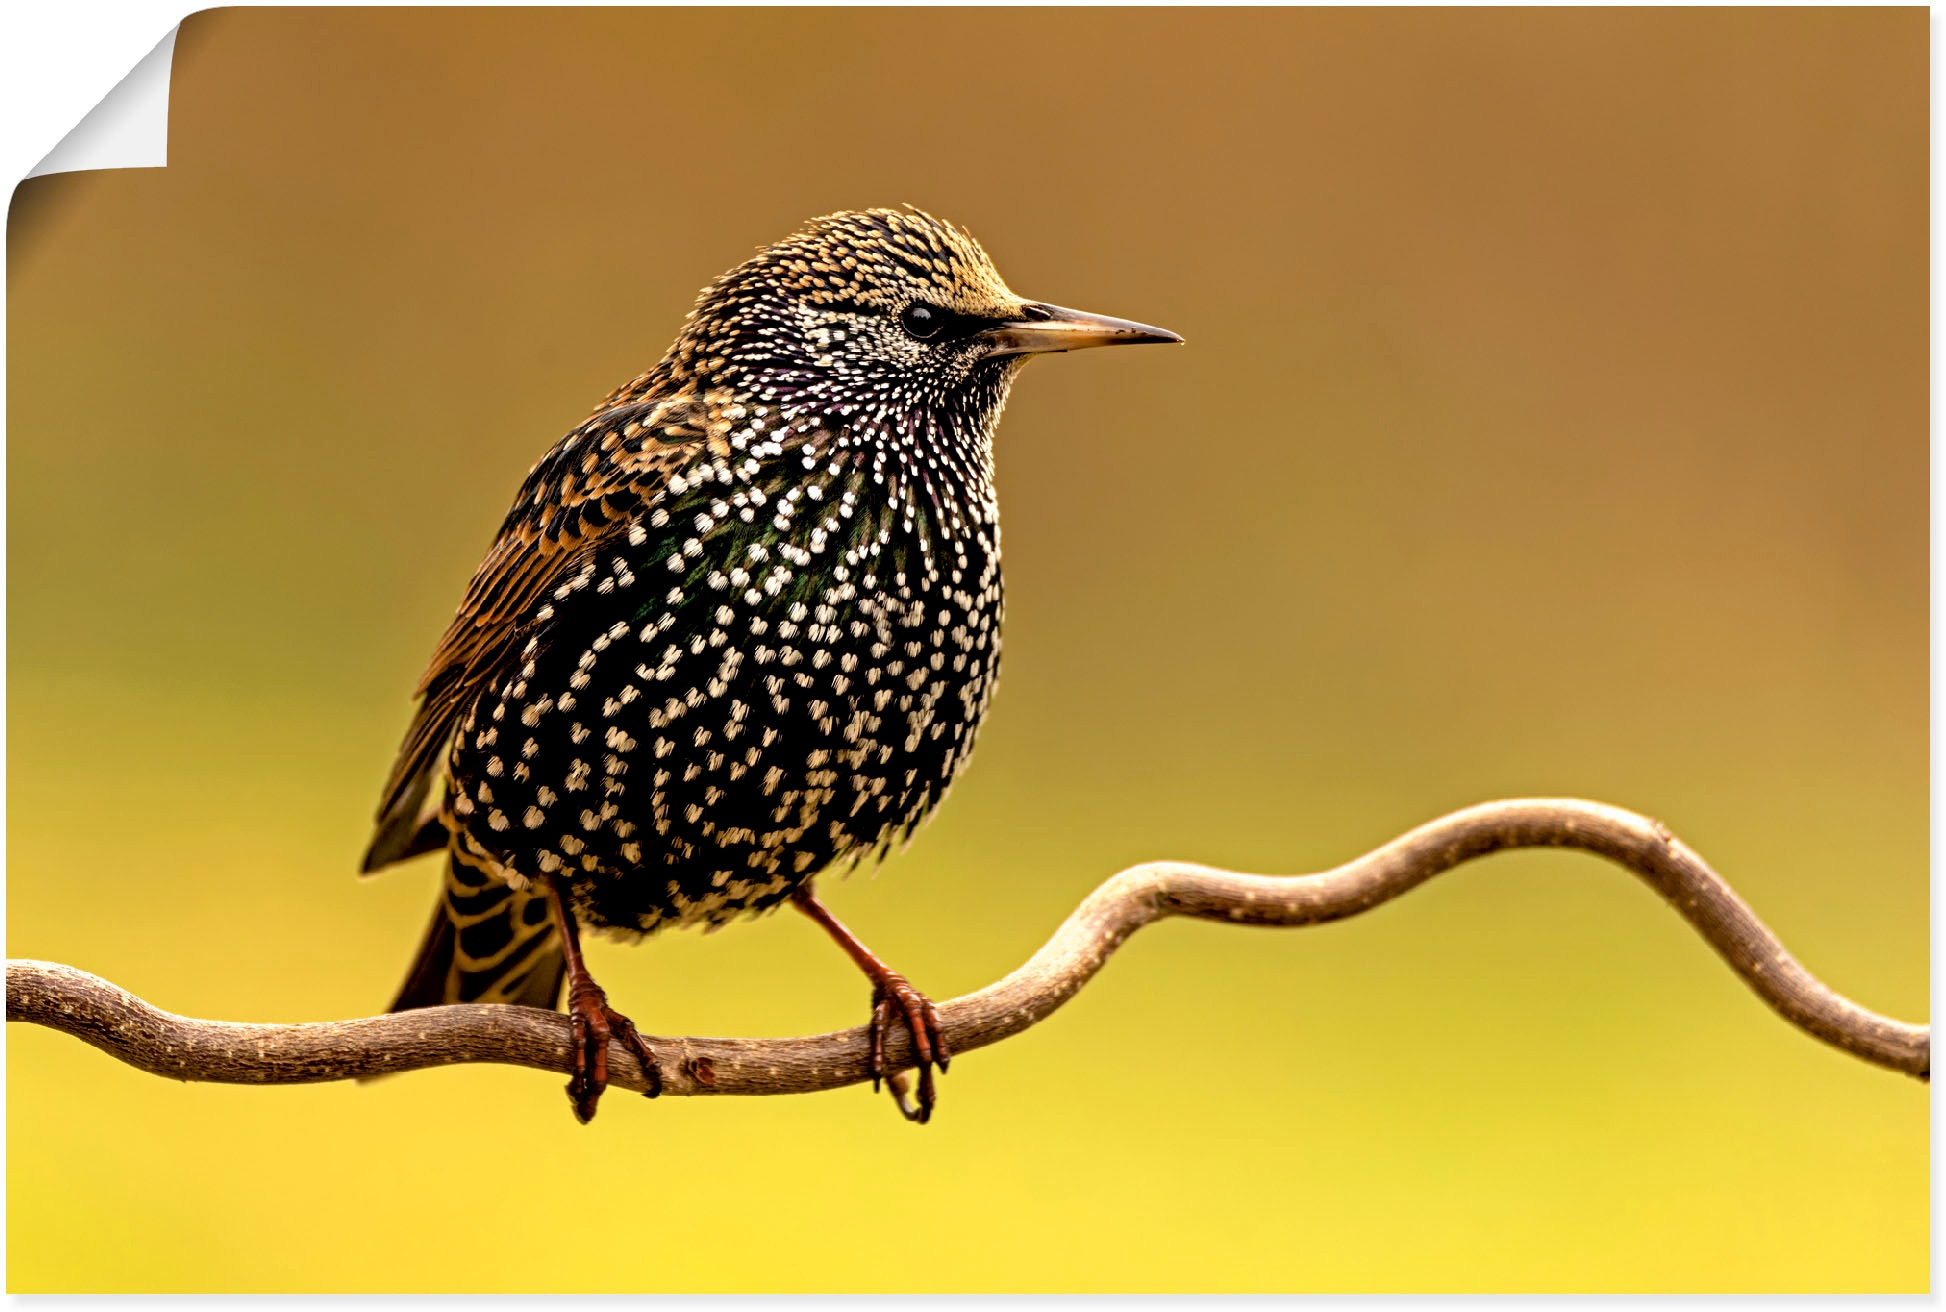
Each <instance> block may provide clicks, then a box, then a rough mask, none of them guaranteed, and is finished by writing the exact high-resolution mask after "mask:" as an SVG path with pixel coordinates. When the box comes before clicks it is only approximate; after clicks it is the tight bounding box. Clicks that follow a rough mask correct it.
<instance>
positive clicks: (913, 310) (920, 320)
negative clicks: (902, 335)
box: [899, 301, 946, 342]
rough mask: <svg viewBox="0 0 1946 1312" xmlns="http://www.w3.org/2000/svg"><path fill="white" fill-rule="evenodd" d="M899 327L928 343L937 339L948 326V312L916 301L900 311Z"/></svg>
mask: <svg viewBox="0 0 1946 1312" xmlns="http://www.w3.org/2000/svg"><path fill="white" fill-rule="evenodd" d="M899 326H900V327H901V328H903V329H905V330H906V332H908V333H910V334H911V335H912V336H914V337H916V338H918V339H919V340H920V341H922V342H923V341H927V340H929V339H931V338H934V337H937V336H938V335H939V330H940V329H941V328H944V327H945V326H946V312H945V311H944V310H942V309H940V308H939V307H938V306H936V305H927V304H926V303H925V302H924V301H914V302H913V303H912V304H910V305H908V306H906V307H905V309H903V310H901V311H899Z"/></svg>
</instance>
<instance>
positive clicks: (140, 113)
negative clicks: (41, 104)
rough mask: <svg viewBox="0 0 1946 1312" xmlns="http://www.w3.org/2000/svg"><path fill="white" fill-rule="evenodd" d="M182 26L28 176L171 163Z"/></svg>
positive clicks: (144, 58)
mask: <svg viewBox="0 0 1946 1312" xmlns="http://www.w3.org/2000/svg"><path fill="white" fill-rule="evenodd" d="M179 27H180V25H178V27H172V28H170V29H169V31H168V33H167V34H166V35H164V36H163V38H162V40H160V41H158V42H156V45H155V49H153V50H151V51H149V53H148V54H146V55H144V56H143V57H142V62H140V63H139V64H137V65H136V66H135V67H134V68H133V69H131V70H130V71H129V74H128V76H127V77H125V78H123V79H122V80H121V81H120V82H117V83H116V84H115V86H114V89H113V90H111V91H109V93H108V94H107V95H105V96H103V97H102V98H101V103H100V104H98V105H96V106H95V107H94V108H93V109H91V110H89V111H88V114H87V116H86V117H85V118H83V119H82V120H81V121H80V122H79V123H77V124H75V126H74V130H73V131H71V132H69V133H68V134H67V135H66V136H65V137H62V138H61V140H60V142H59V143H58V144H57V145H56V146H55V147H54V149H53V150H50V151H49V152H47V157H46V158H45V159H43V160H42V161H41V162H40V163H38V164H36V165H35V166H34V167H33V169H32V170H31V171H30V172H29V173H28V174H27V176H28V177H30V178H38V177H41V176H42V175H44V174H48V173H72V172H76V171H78V170H81V169H159V168H162V167H163V166H165V165H166V164H168V162H169V72H170V67H171V65H172V63H173V62H174V59H175V52H176V32H177V30H178V28H179Z"/></svg>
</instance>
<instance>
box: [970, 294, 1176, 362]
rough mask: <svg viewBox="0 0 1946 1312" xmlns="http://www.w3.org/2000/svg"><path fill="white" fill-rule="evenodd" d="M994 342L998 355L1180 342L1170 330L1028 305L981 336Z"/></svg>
mask: <svg viewBox="0 0 1946 1312" xmlns="http://www.w3.org/2000/svg"><path fill="white" fill-rule="evenodd" d="M980 336H981V338H982V339H984V340H985V341H987V342H990V343H992V345H993V353H994V354H995V355H1031V354H1038V353H1040V352H1044V351H1079V350H1082V349H1084V348H1086V347H1090V346H1139V345H1141V344H1142V343H1143V342H1180V341H1182V338H1180V337H1178V336H1176V335H1175V334H1174V333H1172V332H1170V331H1169V330H1168V329H1167V328H1151V327H1149V325H1147V324H1145V323H1133V322H1130V321H1129V320H1127V319H1111V318H1109V317H1108V316H1107V315H1105V314H1089V313H1087V312H1086V311H1085V310H1064V309H1062V308H1061V307H1060V306H1058V305H1026V306H1022V307H1021V311H1020V313H1019V315H1017V316H1016V317H1014V318H1013V319H1010V320H1008V321H1007V322H1005V323H999V324H995V325H994V326H993V327H991V328H988V329H986V330H985V331H983V332H982V333H981V334H980Z"/></svg>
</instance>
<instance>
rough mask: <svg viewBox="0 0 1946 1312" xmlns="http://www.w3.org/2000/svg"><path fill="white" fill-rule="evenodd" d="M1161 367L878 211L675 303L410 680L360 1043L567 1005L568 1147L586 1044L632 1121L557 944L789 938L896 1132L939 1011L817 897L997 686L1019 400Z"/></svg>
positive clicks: (909, 213) (913, 805)
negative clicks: (417, 1025)
mask: <svg viewBox="0 0 1946 1312" xmlns="http://www.w3.org/2000/svg"><path fill="white" fill-rule="evenodd" d="M1181 340H1182V339H1181V338H1180V337H1179V336H1177V335H1176V334H1175V333H1172V332H1169V331H1167V330H1165V329H1161V328H1154V327H1150V326H1148V325H1145V324H1140V323H1135V322H1132V321H1129V320H1124V319H1115V318H1110V317H1107V316H1105V315H1098V314H1089V313H1084V312H1081V311H1077V310H1070V309H1065V308H1062V307H1060V306H1056V305H1050V304H1047V303H1043V302H1039V301H1031V300H1028V299H1026V298H1024V297H1021V296H1019V295H1016V294H1015V293H1014V292H1013V291H1012V290H1011V289H1010V288H1009V287H1008V286H1007V284H1006V283H1005V282H1004V281H1003V280H1002V279H1001V277H1000V274H999V272H998V270H997V269H996V268H995V267H994V264H993V261H992V260H991V259H990V258H989V257H988V255H987V253H986V252H985V250H984V249H983V248H982V247H981V246H980V244H979V242H978V241H976V240H975V239H974V238H973V236H972V235H971V234H970V233H969V232H967V231H966V230H964V229H962V228H960V227H957V226H955V225H952V224H950V223H947V222H944V221H942V220H940V219H936V218H934V217H932V216H931V215H929V214H927V213H925V212H924V211H921V210H918V209H915V208H913V207H910V206H907V207H905V208H903V209H896V210H895V209H867V210H854V211H846V212H841V213H835V214H828V215H825V216H823V217H821V218H816V219H813V220H811V221H810V222H808V223H806V224H805V225H804V226H803V227H801V228H800V229H799V230H798V231H797V232H795V233H793V234H791V235H790V236H788V237H786V238H784V239H783V240H781V241H778V242H776V243H774V244H771V245H769V246H765V247H762V248H760V249H759V250H758V251H757V253H756V254H755V255H754V256H752V257H751V258H749V259H746V260H745V261H744V262H743V263H741V264H738V265H736V266H735V267H734V268H732V269H730V270H729V271H728V272H727V273H725V274H723V275H722V276H720V277H718V278H717V279H716V280H715V281H714V282H712V283H710V284H709V285H708V286H707V287H705V288H704V289H703V291H702V292H701V293H700V295H699V296H698V297H697V299H696V301H695V304H694V306H693V308H692V309H691V310H690V311H689V313H688V315H687V317H686V318H685V320H684V321H683V324H682V326H681V328H680V330H679V331H678V333H677V335H676V338H675V340H674V342H673V343H672V344H671V345H670V346H669V348H668V350H667V351H666V352H665V353H664V354H663V356H662V357H661V359H660V360H659V362H658V363H656V364H655V366H654V367H653V368H651V369H649V370H648V371H647V372H645V373H642V374H639V375H638V376H636V377H635V378H633V379H631V380H630V381H629V382H627V383H625V384H623V385H622V386H621V387H618V388H616V389H615V390H614V391H613V392H611V393H609V395H608V396H607V397H606V398H605V399H604V400H603V401H602V402H601V403H600V404H599V405H598V406H596V407H595V408H594V410H593V411H592V412H591V413H590V414H589V415H588V416H587V418H585V419H583V420H582V421H581V422H580V423H579V424H576V425H575V426H574V427H573V428H571V429H570V430H568V432H567V433H566V434H565V435H564V436H562V437H561V438H560V440H559V441H557V442H556V443H555V444H554V446H553V447H552V448H551V449H550V450H549V451H548V452H547V453H546V454H545V455H543V456H542V457H541V458H540V460H539V461H538V462H537V463H536V464H535V465H534V466H533V468H532V469H531V470H530V471H529V472H528V474H527V477H526V479H525V481H524V482H523V483H522V484H521V486H520V489H519V492H518V493H517V494H516V496H515V498H514V502H513V505H512V507H511V509H510V510H509V511H508V512H507V515H506V517H505V520H504V521H503V522H502V524H501V526H500V529H499V532H498V533H497V534H496V536H495V537H494V540H493V543H492V545H491V547H490V548H489V549H488V551H487V553H486V556H485V558H484V559H483V560H482V561H481V563H480V565H479V567H478V569H477V571H476V572H475V573H474V575H473V577H472V581H471V582H470V583H469V584H468V586H467V588H466V591H465V594H464V596H463V598H462V599H461V601H460V604H459V607H458V610H457V613H456V614H455V615H454V616H453V619H452V622H451V623H450V625H449V626H448V627H447V628H446V630H445V633H444V635H443V636H442V637H441V638H440V639H439V641H438V643H437V645H436V646H435V648H434V650H433V653H432V657H431V659H430V661H429V662H428V663H427V666H426V669H425V672H424V674H423V675H422V676H421V677H420V680H419V683H418V686H417V688H416V690H415V694H414V696H415V698H416V702H417V704H416V709H415V712H414V715H413V717H412V720H411V723H410V726H409V727H408V729H407V731H406V734H405V737H404V741H403V743H402V745H401V746H400V748H399V751H398V754H397V757H396V759H395V761H394V764H393V766H392V769H391V772H390V774H389V776H388V777H387V779H386V781H385V786H384V789H383V792H382V794H381V800H380V804H379V807H378V812H377V820H376V826H375V830H374V834H373V837H372V840H371V843H370V846H369V848H368V850H367V851H366V854H365V857H364V862H363V869H364V872H366V873H371V872H374V871H377V870H380V869H384V868H386V867H389V866H393V865H396V864H398V863H400V862H402V861H405V860H407V859H409V858H411V857H415V856H419V855H423V854H429V853H434V852H443V853H444V854H445V856H446V864H445V875H444V879H443V882H442V886H441V889H440V893H439V898H438V900H437V903H436V905H435V907H434V909H433V915H432V922H431V925H430V927H429V928H428V930H427V931H426V934H425V937H424V940H423V942H422V944H421V946H420V948H419V951H418V954H417V956H416V958H415V959H414V960H413V962H412V965H411V968H410V970H409V971H408V973H407V976H406V980H405V983H404V984H403V986H402V987H401V988H400V990H399V992H398V995H397V997H396V998H395V999H394V1000H393V1002H392V1005H391V1010H392V1011H395V1012H396V1011H406V1010H411V1009H414V1008H419V1007H431V1006H440V1005H445V1004H450V1003H462V1002H498V1003H512V1004H518V1005H526V1006H534V1007H543V1008H551V1009H558V1008H560V1007H561V1005H562V996H563V992H564V991H565V995H566V1011H567V1014H568V1018H569V1021H570V1035H571V1042H570V1048H571V1051H572V1078H571V1080H570V1082H569V1084H568V1086H567V1091H568V1097H569V1101H570V1103H571V1104H572V1106H573V1109H574V1113H575V1115H576V1117H577V1118H578V1119H579V1120H580V1121H581V1122H582V1123H584V1124H585V1123H587V1122H588V1121H590V1120H591V1119H592V1118H593V1117H594V1115H595V1112H596V1109H597V1107H598V1105H599V1102H600V1098H601V1095H602V1092H603V1090H604V1089H605V1088H606V1086H607V1083H608V1050H609V1044H610V1042H611V1041H613V1042H615V1043H619V1044H620V1045H622V1046H623V1047H625V1048H626V1049H628V1050H629V1051H630V1052H632V1053H633V1055H634V1056H635V1057H636V1058H637V1059H638V1060H639V1061H640V1062H641V1064H642V1067H643V1069H644V1070H645V1071H646V1072H647V1073H648V1078H649V1081H650V1083H649V1087H648V1089H647V1091H646V1092H647V1093H648V1095H649V1096H650V1097H654V1096H656V1094H657V1093H658V1092H659V1091H660V1090H659V1086H658V1083H657V1081H658V1078H659V1077H658V1075H657V1066H656V1063H655V1055H654V1052H653V1051H652V1049H651V1048H650V1046H649V1044H648V1043H647V1042H646V1041H645V1040H644V1039H643V1038H642V1036H641V1033H640V1032H639V1031H638V1030H637V1028H636V1026H635V1024H634V1023H633V1021H631V1020H630V1019H629V1018H628V1017H627V1016H626V1015H624V1014H622V1013H621V1012H619V1011H617V1010H615V1009H614V1008H613V1007H612V1006H610V1005H609V1002H608V997H607V994H606V992H605V991H604V990H603V989H602V988H601V987H600V986H599V985H598V984H597V983H596V982H595V980H594V978H593V976H592V975H590V973H589V971H588V967H587V964H586V961H585V959H584V957H583V953H582V947H581V941H582V936H583V931H584V930H590V931H597V932H601V933H604V934H609V935H613V936H616V937H620V938H624V939H634V940H639V939H641V938H642V937H645V936H648V935H652V934H655V933H657V932H659V931H662V930H665V929H669V928H674V927H686V926H702V927H705V928H712V929H713V928H716V927H719V926H721V925H723V924H726V923H728V922H730V921H732V920H734V919H737V918H739V917H743V916H748V915H752V914H757V913H763V912H767V911H772V910H775V909H776V908H779V907H781V906H784V905H786V904H789V905H791V906H793V907H795V908H796V909H797V910H798V911H800V912H802V913H803V914H804V915H805V916H807V917H808V918H809V919H810V920H812V921H813V922H814V923H816V924H817V925H818V926H820V927H821V928H822V929H823V930H824V931H825V932H826V933H827V934H829V935H830V936H831V938H832V939H834V940H835V941H836V942H837V943H838V945H839V946H840V947H842V948H843V949H844V951H845V953H846V954H847V955H848V956H849V957H850V958H851V959H852V961H853V962H854V963H856V965H857V966H858V968H859V969H860V970H861V971H862V972H863V973H864V974H865V976H866V977H867V979H868V980H869V982H870V984H871V1014H870V1022H871V1023H870V1031H869V1032H870V1036H871V1043H870V1075H871V1077H872V1083H873V1087H874V1090H876V1089H877V1088H878V1086H879V1084H880V1082H881V1081H883V1082H884V1083H886V1084H887V1085H888V1086H889V1087H890V1089H891V1091H892V1094H893V1097H894V1099H895V1100H896V1103H897V1106H898V1108H899V1110H900V1112H901V1113H902V1114H903V1115H904V1116H905V1117H906V1118H907V1119H909V1120H915V1121H922V1122H923V1121H926V1120H929V1119H930V1118H931V1116H932V1112H933V1109H934V1106H935V1105H936V1099H937V1093H936V1086H935V1083H934V1080H933V1071H934V1069H935V1068H937V1070H938V1071H939V1072H940V1073H941V1074H944V1073H945V1071H946V1069H947V1066H948V1063H949V1061H950V1059H951V1053H950V1052H949V1051H948V1050H947V1047H946V1044H945V1043H944V1041H943V1039H942V1035H941V1031H940V1022H939V1016H938V1011H937V1009H936V1008H935V1006H934V1005H933V1003H932V1002H931V1001H930V999H928V998H927V997H926V995H925V994H923V993H922V992H920V991H919V990H918V989H916V988H915V987H913V985H912V984H911V983H910V982H908V981H907V980H906V978H905V977H904V976H903V975H901V974H899V973H898V972H897V971H895V970H893V969H891V968H890V967H889V966H887V965H886V964H885V962H884V961H882V960H881V959H880V958H879V957H877V956H876V955H875V954H873V953H872V952H871V951H870V950H869V949H867V948H866V947H865V945H864V944H863V943H861V942H860V941H859V940H858V938H857V937H856V936H855V935H853V934H852V933H851V932H850V931H849V930H848V929H846V928H845V926H844V925H843V924H841V923H840V922H839V921H838V919H837V918H836V917H835V916H833V915H832V914H831V913H830V911H829V910H827V909H826V908H825V906H824V904H823V903H822V902H821V901H819V899H818V898H817V896H816V893H815V891H814V889H815V881H816V879H817V878H818V877H819V876H820V875H822V874H824V873H826V872H830V871H834V870H844V869H849V868H852V867H854V866H856V865H857V864H859V863H860V862H868V861H873V860H877V859H880V858H882V857H884V856H885V855H886V854H887V853H888V852H889V851H890V850H892V849H894V848H897V847H900V846H902V845H903V844H904V843H905V842H906V841H908V840H909V839H910V836H911V835H912V833H913V831H914V829H915V828H916V827H917V826H918V825H919V824H920V823H921V822H922V821H924V820H925V819H926V818H927V817H928V815H929V814H930V813H931V812H932V811H933V810H934V808H935V807H936V806H937V805H938V804H939V802H940V800H941V798H943V797H944V795H945V793H946V791H947V788H948V787H949V786H950V785H951V784H952V782H953V780H954V778H955V777H956V776H957V775H958V774H959V773H960V771H961V769H962V768H963V767H964V766H965V764H966V762H967V759H968V756H969V754H970V753H971V752H972V749H973V743H974V739H975V736H976V735H977V733H978V731H979V728H980V724H981V721H982V720H983V719H984V717H985V715H986V712H987V708H988V706H989V704H990V702H991V700H992V698H993V693H994V687H995V681H996V679H997V677H998V675H999V670H1000V626H1001V617H1002V610H1003V592H1002V584H1001V555H1000V521H999V507H998V503H997V500H996V496H995V480H994V463H993V447H994V430H995V426H996V424H997V423H998V422H999V419H1000V415H1001V411H1002V409H1003V408H1004V406H1005V404H1006V401H1007V397H1008V393H1009V390H1010V389H1011V387H1012V385H1013V382H1014V379H1015V378H1016V376H1017V375H1018V374H1019V372H1020V370H1021V367H1022V365H1023V364H1024V363H1025V362H1026V361H1027V360H1028V359H1030V358H1032V357H1033V356H1035V355H1039V354H1046V353H1056V352H1064V351H1074V350H1079V349H1083V348H1088V347H1099V346H1116V345H1132V344H1139V343H1176V342H1180V341H1181ZM898 1025H903V1026H904V1027H905V1029H906V1030H907V1032H908V1034H909V1036H910V1040H911V1049H912V1058H911V1060H912V1064H913V1065H914V1066H916V1068H917V1072H916V1074H917V1081H916V1084H917V1087H916V1090H915V1092H914V1094H913V1096H912V1097H911V1098H908V1097H907V1093H906V1090H905V1086H904V1082H903V1077H902V1072H896V1071H892V1070H890V1069H888V1066H887V1061H886V1055H885V1054H886V1040H887V1037H888V1036H889V1035H890V1034H891V1032H892V1030H893V1028H894V1027H895V1026H898Z"/></svg>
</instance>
